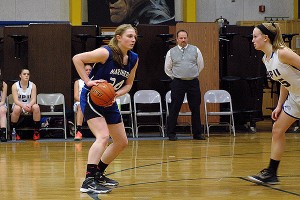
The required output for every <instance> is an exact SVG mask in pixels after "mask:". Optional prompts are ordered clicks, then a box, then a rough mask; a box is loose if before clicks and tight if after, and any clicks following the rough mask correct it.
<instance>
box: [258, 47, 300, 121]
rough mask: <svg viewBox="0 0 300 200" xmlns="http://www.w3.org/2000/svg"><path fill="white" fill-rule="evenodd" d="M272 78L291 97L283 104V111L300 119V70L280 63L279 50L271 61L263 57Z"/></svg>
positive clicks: (273, 54) (274, 53)
mask: <svg viewBox="0 0 300 200" xmlns="http://www.w3.org/2000/svg"><path fill="white" fill-rule="evenodd" d="M263 62H264V63H265V65H266V68H267V70H268V74H269V76H270V78H272V79H273V80H275V81H279V82H280V83H281V85H282V86H284V87H285V88H286V89H287V90H288V91H289V95H288V98H287V99H286V101H285V102H284V104H283V110H284V112H285V113H286V114H288V115H289V116H292V117H294V118H297V119H299V118H300V70H299V69H298V68H296V67H293V66H291V65H288V64H284V63H282V62H280V60H279V58H278V50H277V51H276V52H273V53H272V56H271V59H270V60H269V61H267V60H266V56H265V55H264V57H263Z"/></svg>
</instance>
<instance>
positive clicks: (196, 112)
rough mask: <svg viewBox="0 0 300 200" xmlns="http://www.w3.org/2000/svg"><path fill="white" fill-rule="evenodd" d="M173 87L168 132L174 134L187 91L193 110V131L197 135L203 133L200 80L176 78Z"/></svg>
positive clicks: (172, 83)
mask: <svg viewBox="0 0 300 200" xmlns="http://www.w3.org/2000/svg"><path fill="white" fill-rule="evenodd" d="M170 87H171V104H170V111H169V116H168V119H167V134H168V135H174V134H176V133H175V129H176V124H177V118H178V114H179V111H180V108H181V105H182V103H183V99H184V95H185V93H187V100H188V105H189V108H190V110H191V112H192V133H193V134H194V136H195V135H200V134H202V129H201V119H200V104H201V92H200V86H199V80H198V79H197V78H195V79H193V80H181V79H178V78H174V79H173V81H172V82H171V84H170Z"/></svg>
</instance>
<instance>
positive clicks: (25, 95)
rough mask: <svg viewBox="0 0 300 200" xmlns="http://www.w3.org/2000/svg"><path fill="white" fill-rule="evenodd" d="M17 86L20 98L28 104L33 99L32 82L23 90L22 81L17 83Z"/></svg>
mask: <svg viewBox="0 0 300 200" xmlns="http://www.w3.org/2000/svg"><path fill="white" fill-rule="evenodd" d="M16 86H17V92H18V100H19V101H21V102H22V103H25V104H28V103H29V102H30V100H31V90H32V82H31V81H29V82H28V85H27V88H26V89H25V90H23V88H22V86H21V83H20V81H18V82H17V83H16Z"/></svg>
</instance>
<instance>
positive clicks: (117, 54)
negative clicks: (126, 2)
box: [108, 24, 137, 67]
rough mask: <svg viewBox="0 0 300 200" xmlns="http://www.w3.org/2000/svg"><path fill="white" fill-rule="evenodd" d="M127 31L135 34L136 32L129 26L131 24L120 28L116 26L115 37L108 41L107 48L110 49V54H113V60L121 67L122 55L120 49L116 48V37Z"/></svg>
mask: <svg viewBox="0 0 300 200" xmlns="http://www.w3.org/2000/svg"><path fill="white" fill-rule="evenodd" d="M127 29H134V30H135V33H137V30H136V29H135V28H134V27H133V26H132V25H131V24H122V25H120V26H118V27H117V28H116V30H115V35H114V37H113V38H112V39H111V40H110V41H109V44H108V46H109V47H110V48H111V50H112V54H113V60H114V61H115V62H116V63H118V64H119V66H121V67H123V66H124V65H123V55H122V52H121V49H120V48H119V46H118V40H117V35H123V34H124V32H125V31H126V30H127Z"/></svg>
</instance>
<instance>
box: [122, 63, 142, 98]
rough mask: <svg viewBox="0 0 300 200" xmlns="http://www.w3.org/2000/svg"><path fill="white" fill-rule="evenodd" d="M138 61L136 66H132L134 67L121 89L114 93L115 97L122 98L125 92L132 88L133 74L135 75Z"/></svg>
mask: <svg viewBox="0 0 300 200" xmlns="http://www.w3.org/2000/svg"><path fill="white" fill-rule="evenodd" d="M138 62H139V61H138V60H137V62H136V64H135V65H134V67H133V68H132V70H131V71H130V75H129V77H128V79H127V80H126V82H125V85H124V86H123V87H121V88H120V89H119V90H118V91H117V92H116V96H117V97H118V96H122V95H124V94H126V93H127V92H129V91H130V90H131V88H132V85H133V81H134V78H135V73H136V69H137V67H138Z"/></svg>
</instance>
